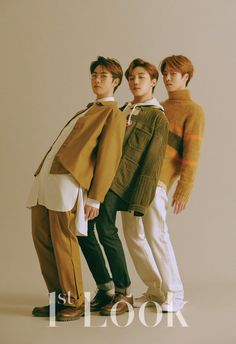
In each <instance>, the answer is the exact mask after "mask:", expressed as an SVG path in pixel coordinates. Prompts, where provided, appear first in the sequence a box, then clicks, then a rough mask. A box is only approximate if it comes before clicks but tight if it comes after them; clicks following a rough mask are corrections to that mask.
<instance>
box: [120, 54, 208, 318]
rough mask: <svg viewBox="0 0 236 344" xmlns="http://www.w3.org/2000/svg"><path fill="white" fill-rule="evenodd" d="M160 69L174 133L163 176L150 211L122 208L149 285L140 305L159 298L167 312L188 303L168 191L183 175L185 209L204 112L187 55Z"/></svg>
mask: <svg viewBox="0 0 236 344" xmlns="http://www.w3.org/2000/svg"><path fill="white" fill-rule="evenodd" d="M161 72H162V75H163V81H164V84H165V87H166V90H167V92H168V96H169V98H168V99H167V100H166V101H164V102H163V103H162V106H163V107H164V110H165V114H166V116H167V118H168V120H169V138H168V145H167V149H166V154H165V158H164V162H163V166H162V171H161V176H160V180H159V183H158V185H157V189H156V195H155V198H154V200H153V201H152V203H151V205H150V207H149V209H148V211H147V212H146V213H145V215H144V216H143V217H142V218H140V217H134V216H132V214H130V213H125V212H123V213H122V222H123V229H124V235H125V239H126V242H127V245H128V248H129V251H130V254H131V257H132V259H133V261H134V265H135V267H136V270H137V272H138V274H139V276H140V278H141V279H142V280H143V282H144V283H145V284H146V285H147V287H148V289H147V292H146V293H144V294H143V296H141V297H139V298H137V299H136V305H137V306H138V305H141V304H142V303H144V302H147V301H156V302H158V303H159V304H161V305H162V311H163V312H176V311H179V310H181V309H182V308H183V305H184V289H183V284H182V281H181V278H180V274H179V271H178V267H177V263H176V258H175V254H174V251H173V247H172V244H171V241H170V237H169V233H168V227H167V223H166V209H167V202H168V199H167V192H168V191H169V189H170V188H171V186H172V185H173V183H174V182H175V181H176V180H178V183H177V186H176V189H175V192H174V194H173V199H172V203H171V205H172V207H173V212H174V213H175V214H178V213H180V212H181V211H182V210H183V209H185V207H186V205H187V202H188V199H189V196H190V193H191V190H192V187H193V183H194V178H195V173H196V169H197V165H198V160H199V155H200V145H201V140H202V135H203V129H204V113H203V110H202V108H201V107H200V106H199V105H198V104H197V103H195V102H194V101H193V100H192V99H191V96H190V92H189V90H188V89H187V85H188V83H189V81H190V79H191V78H192V75H193V65H192V63H191V61H190V60H189V59H188V58H187V57H185V56H182V55H177V56H176V55H173V56H169V57H167V58H165V59H164V60H163V61H162V63H161Z"/></svg>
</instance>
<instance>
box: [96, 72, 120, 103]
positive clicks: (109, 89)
mask: <svg viewBox="0 0 236 344" xmlns="http://www.w3.org/2000/svg"><path fill="white" fill-rule="evenodd" d="M118 84H119V79H113V76H112V74H111V73H110V72H109V71H108V70H107V69H106V68H105V67H103V66H97V67H96V68H95V70H94V72H93V73H92V74H91V85H92V89H93V92H94V94H95V95H96V96H97V99H101V98H106V97H112V96H113V93H114V88H115V87H116V86H117V85H118Z"/></svg>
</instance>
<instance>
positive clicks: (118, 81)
mask: <svg viewBox="0 0 236 344" xmlns="http://www.w3.org/2000/svg"><path fill="white" fill-rule="evenodd" d="M119 83H120V79H118V78H116V79H114V80H113V85H114V87H116V86H118V85H119Z"/></svg>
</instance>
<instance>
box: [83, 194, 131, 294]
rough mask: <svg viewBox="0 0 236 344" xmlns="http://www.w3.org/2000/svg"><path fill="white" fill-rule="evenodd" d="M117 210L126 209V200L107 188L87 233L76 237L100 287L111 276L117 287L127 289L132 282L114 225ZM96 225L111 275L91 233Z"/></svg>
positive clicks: (98, 245)
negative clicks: (97, 214) (84, 235)
mask: <svg viewBox="0 0 236 344" xmlns="http://www.w3.org/2000/svg"><path fill="white" fill-rule="evenodd" d="M118 210H123V211H125V210H127V204H126V203H125V202H124V201H122V200H121V199H120V197H119V196H117V195H116V194H115V193H114V192H112V191H108V193H107V195H106V197H105V199H104V202H103V203H102V204H101V206H100V211H99V216H98V217H97V218H96V219H94V220H91V221H89V223H88V236H87V237H78V241H79V245H80V247H81V250H82V252H83V254H84V257H85V259H86V261H87V263H88V266H89V269H90V271H91V273H92V275H93V278H94V279H95V281H96V284H97V285H98V286H100V287H102V286H103V285H107V284H109V282H110V281H112V280H113V282H114V285H115V287H116V288H117V289H126V288H127V287H128V286H129V285H130V283H131V282H130V278H129V274H128V270H127V266H126V261H125V255H124V250H123V247H122V243H121V240H120V238H119V235H118V229H117V227H116V226H115V221H116V213H117V211H118ZM95 225H96V229H97V234H98V238H99V242H100V243H101V245H102V246H103V248H104V251H105V254H106V257H107V260H108V263H109V266H110V270H111V274H112V277H111V276H110V274H109V272H108V270H107V267H106V263H105V259H104V256H103V252H102V250H101V246H100V244H99V242H98V240H97V237H96V236H95V233H94V230H95ZM101 289H102V288H101ZM104 289H105V288H104Z"/></svg>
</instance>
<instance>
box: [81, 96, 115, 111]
mask: <svg viewBox="0 0 236 344" xmlns="http://www.w3.org/2000/svg"><path fill="white" fill-rule="evenodd" d="M93 105H102V106H112V107H117V106H118V103H117V102H116V101H115V98H114V97H105V98H100V99H96V100H95V101H94V102H91V103H89V104H88V105H87V108H90V107H91V106H93Z"/></svg>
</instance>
